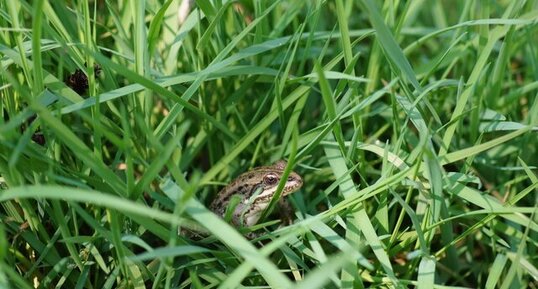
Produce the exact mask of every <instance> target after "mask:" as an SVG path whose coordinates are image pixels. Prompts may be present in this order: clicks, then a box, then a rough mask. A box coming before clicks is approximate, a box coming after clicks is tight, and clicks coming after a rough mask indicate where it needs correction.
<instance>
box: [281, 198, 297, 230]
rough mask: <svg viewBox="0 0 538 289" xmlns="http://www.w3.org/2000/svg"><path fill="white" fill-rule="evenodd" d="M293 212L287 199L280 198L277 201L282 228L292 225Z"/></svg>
mask: <svg viewBox="0 0 538 289" xmlns="http://www.w3.org/2000/svg"><path fill="white" fill-rule="evenodd" d="M293 213H294V210H293V207H292V206H291V204H290V202H289V201H288V199H287V198H280V200H278V214H279V215H280V220H281V221H282V225H283V226H287V225H291V224H292V223H293V215H294V214H293Z"/></svg>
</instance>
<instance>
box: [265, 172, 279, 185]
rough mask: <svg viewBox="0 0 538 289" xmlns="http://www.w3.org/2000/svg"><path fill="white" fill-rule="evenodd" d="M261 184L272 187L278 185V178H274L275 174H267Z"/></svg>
mask: <svg viewBox="0 0 538 289" xmlns="http://www.w3.org/2000/svg"><path fill="white" fill-rule="evenodd" d="M263 182H264V183H265V184H266V185H274V184H276V183H278V176H276V175H275V174H268V175H266V176H265V177H263Z"/></svg>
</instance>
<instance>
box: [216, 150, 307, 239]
mask: <svg viewBox="0 0 538 289" xmlns="http://www.w3.org/2000/svg"><path fill="white" fill-rule="evenodd" d="M286 166H287V162H286V161H285V160H279V161H277V162H275V163H273V164H272V165H270V166H261V167H256V168H253V169H252V170H249V171H247V172H245V173H243V174H241V175H239V176H238V177H237V178H236V179H234V180H233V181H231V182H230V183H229V184H228V185H227V186H226V187H224V188H223V189H222V190H220V192H219V193H218V194H217V196H216V197H215V198H214V200H213V201H212V202H211V204H210V206H209V209H210V210H211V211H213V212H214V213H215V214H217V215H219V216H220V217H222V218H224V217H225V216H226V215H227V214H228V215H230V212H229V211H228V210H233V211H231V220H230V221H231V223H232V225H234V226H235V227H237V228H241V227H251V226H253V225H256V224H257V223H258V221H259V220H260V217H261V215H262V213H263V211H264V210H265V209H266V208H267V207H268V206H269V203H270V202H271V199H272V198H273V195H274V194H275V193H276V190H277V187H278V184H279V182H280V179H281V178H282V175H283V174H284V170H285V168H286ZM302 185H303V179H302V178H301V176H300V175H299V174H297V173H296V172H294V171H291V172H290V173H289V175H288V177H287V180H286V182H285V184H284V187H283V189H282V195H281V198H280V199H279V201H278V205H279V207H280V208H281V209H280V210H279V211H280V212H281V215H284V216H282V217H284V218H283V221H285V223H288V224H289V223H291V218H290V217H289V215H291V206H290V205H289V203H288V202H287V201H286V199H285V197H286V196H288V195H290V194H292V193H294V192H296V191H298V190H299V189H300V188H301V187H302ZM232 198H236V199H238V200H239V202H237V205H235V207H234V208H228V207H229V205H230V203H231V202H230V201H231V200H232ZM282 212H283V214H282Z"/></svg>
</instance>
